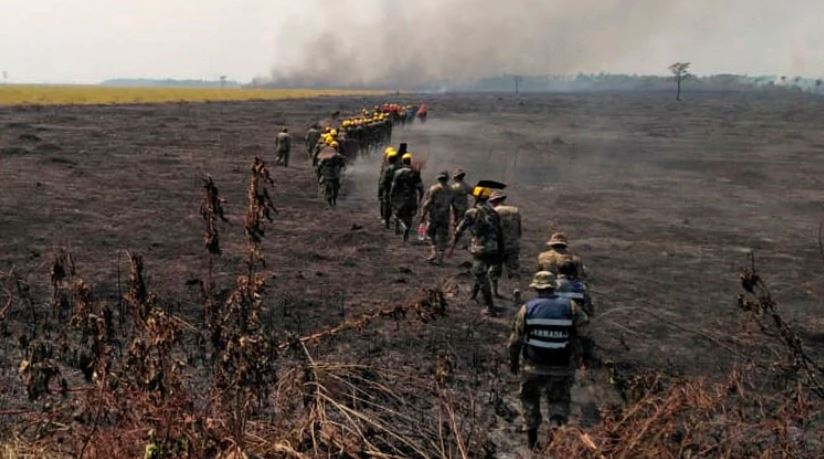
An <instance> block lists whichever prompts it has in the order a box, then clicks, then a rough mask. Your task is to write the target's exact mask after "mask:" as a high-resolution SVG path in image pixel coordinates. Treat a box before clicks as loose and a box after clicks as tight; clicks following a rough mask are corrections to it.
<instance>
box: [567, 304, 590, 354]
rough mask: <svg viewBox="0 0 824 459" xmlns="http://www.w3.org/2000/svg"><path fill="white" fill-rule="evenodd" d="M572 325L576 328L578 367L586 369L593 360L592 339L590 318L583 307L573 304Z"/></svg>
mask: <svg viewBox="0 0 824 459" xmlns="http://www.w3.org/2000/svg"><path fill="white" fill-rule="evenodd" d="M572 325H573V327H575V340H576V343H575V354H576V365H577V366H578V367H579V368H580V367H586V366H587V365H588V364H589V362H590V361H591V360H592V347H593V346H592V337H591V336H590V330H589V316H588V315H587V313H586V311H584V310H583V308H582V307H580V306H578V304H576V303H575V302H574V301H573V302H572Z"/></svg>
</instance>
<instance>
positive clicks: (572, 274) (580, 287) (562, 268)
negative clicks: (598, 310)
mask: <svg viewBox="0 0 824 459" xmlns="http://www.w3.org/2000/svg"><path fill="white" fill-rule="evenodd" d="M555 293H557V294H558V296H563V297H566V298H569V299H570V300H572V301H574V302H576V303H578V306H580V307H581V309H583V310H584V311H585V312H586V313H587V315H588V316H590V317H592V316H594V315H595V308H594V307H593V305H592V298H591V297H590V295H589V292H588V291H587V286H586V284H585V283H584V281H582V280H581V279H580V278H579V277H578V265H576V264H575V262H574V261H573V260H564V261H563V262H561V264H559V265H558V275H557V276H556V281H555Z"/></svg>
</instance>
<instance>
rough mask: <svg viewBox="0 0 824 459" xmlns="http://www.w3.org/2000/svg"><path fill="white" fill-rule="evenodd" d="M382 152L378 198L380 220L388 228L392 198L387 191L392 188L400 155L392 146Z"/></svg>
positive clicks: (398, 166) (390, 218) (399, 165)
mask: <svg viewBox="0 0 824 459" xmlns="http://www.w3.org/2000/svg"><path fill="white" fill-rule="evenodd" d="M390 148H391V147H390ZM384 154H385V156H386V163H385V164H384V165H383V166H382V167H381V172H380V179H379V180H378V200H379V201H380V206H381V209H380V210H381V220H383V224H384V227H385V228H387V229H389V223H390V222H391V221H392V199H391V197H390V195H389V192H390V191H391V189H392V180H393V179H394V178H395V171H397V170H398V169H399V168H400V167H401V164H400V161H399V159H400V156H399V155H398V152H397V151H396V150H395V149H394V148H391V149H389V148H387V150H386V151H385V152H384Z"/></svg>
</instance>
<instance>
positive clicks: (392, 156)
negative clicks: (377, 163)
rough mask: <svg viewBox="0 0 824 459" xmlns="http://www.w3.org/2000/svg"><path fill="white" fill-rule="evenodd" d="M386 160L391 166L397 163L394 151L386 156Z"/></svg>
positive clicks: (396, 153)
mask: <svg viewBox="0 0 824 459" xmlns="http://www.w3.org/2000/svg"><path fill="white" fill-rule="evenodd" d="M386 160H387V161H389V162H390V163H391V164H395V163H397V162H398V152H397V151H395V150H394V149H393V150H392V151H390V152H389V153H387V154H386Z"/></svg>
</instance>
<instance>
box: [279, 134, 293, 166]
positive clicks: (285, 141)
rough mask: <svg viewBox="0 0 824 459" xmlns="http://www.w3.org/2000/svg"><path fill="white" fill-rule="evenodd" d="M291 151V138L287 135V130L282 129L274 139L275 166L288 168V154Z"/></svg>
mask: <svg viewBox="0 0 824 459" xmlns="http://www.w3.org/2000/svg"><path fill="white" fill-rule="evenodd" d="M291 149H292V136H291V135H289V129H286V128H283V130H282V131H280V132H279V133H278V135H277V137H276V138H275V152H276V153H277V155H276V156H275V164H283V167H289V152H290V150H291Z"/></svg>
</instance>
